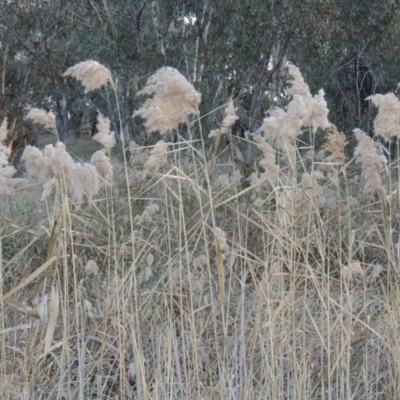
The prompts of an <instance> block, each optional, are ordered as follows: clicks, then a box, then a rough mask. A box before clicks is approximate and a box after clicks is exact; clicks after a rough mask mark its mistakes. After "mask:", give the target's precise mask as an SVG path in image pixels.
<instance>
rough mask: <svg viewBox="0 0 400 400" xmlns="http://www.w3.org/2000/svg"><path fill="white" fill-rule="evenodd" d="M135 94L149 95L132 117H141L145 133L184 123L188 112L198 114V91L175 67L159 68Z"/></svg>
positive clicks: (171, 129)
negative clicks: (143, 121)
mask: <svg viewBox="0 0 400 400" xmlns="http://www.w3.org/2000/svg"><path fill="white" fill-rule="evenodd" d="M138 94H139V95H145V96H148V97H149V98H148V99H147V101H146V102H145V103H144V104H143V106H142V107H141V108H139V109H138V110H137V111H135V112H134V113H133V117H135V116H140V117H142V118H143V119H144V120H145V123H144V125H145V127H146V129H147V131H148V132H149V133H151V132H156V131H159V132H160V133H161V134H164V133H167V132H172V131H173V130H174V129H176V128H178V126H179V124H188V123H189V116H190V115H191V114H195V115H198V113H199V104H200V101H201V94H200V93H199V92H197V91H196V90H195V88H194V87H193V85H192V84H191V83H189V82H188V81H187V79H186V78H185V77H184V76H183V75H182V74H181V73H180V72H179V71H178V70H176V69H175V68H170V67H163V68H160V69H159V70H158V71H156V72H155V73H154V74H153V75H152V76H151V77H150V78H149V79H148V81H147V83H146V86H145V87H144V88H143V89H142V90H141V91H140V92H139V93H138Z"/></svg>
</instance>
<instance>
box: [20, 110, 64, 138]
mask: <svg viewBox="0 0 400 400" xmlns="http://www.w3.org/2000/svg"><path fill="white" fill-rule="evenodd" d="M25 118H26V119H30V120H32V121H33V123H35V124H40V125H43V126H44V127H45V128H46V129H48V130H50V131H54V132H56V131H57V128H56V116H55V115H54V114H53V113H52V112H51V111H48V112H47V111H45V110H42V109H41V108H31V109H30V110H29V112H28V114H27V115H26V117H25Z"/></svg>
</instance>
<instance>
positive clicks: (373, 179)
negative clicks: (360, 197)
mask: <svg viewBox="0 0 400 400" xmlns="http://www.w3.org/2000/svg"><path fill="white" fill-rule="evenodd" d="M353 132H354V135H355V137H356V139H357V141H358V144H357V146H356V148H355V150H354V156H355V157H356V162H357V163H360V164H361V178H362V179H363V181H364V194H375V193H378V192H380V191H382V190H383V185H382V177H381V171H382V170H383V168H384V166H385V165H386V163H387V160H386V157H385V156H384V155H379V154H378V152H377V148H376V144H375V142H374V141H373V140H372V139H371V138H370V137H369V136H368V135H367V134H366V133H365V132H363V131H361V130H360V129H354V130H353Z"/></svg>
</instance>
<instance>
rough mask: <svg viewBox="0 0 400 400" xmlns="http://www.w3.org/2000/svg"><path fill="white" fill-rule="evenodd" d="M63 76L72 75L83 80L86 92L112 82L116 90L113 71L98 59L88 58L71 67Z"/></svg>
mask: <svg viewBox="0 0 400 400" xmlns="http://www.w3.org/2000/svg"><path fill="white" fill-rule="evenodd" d="M63 76H72V77H73V78H75V79H78V80H79V81H81V83H82V85H83V86H84V87H85V93H89V92H91V91H92V90H96V89H100V88H101V87H102V86H104V85H107V83H109V84H110V86H111V88H112V89H113V90H116V86H115V83H114V80H113V78H112V76H111V72H110V71H109V70H108V69H107V68H106V67H105V66H104V65H102V64H100V63H98V62H97V61H93V60H87V61H82V62H80V63H78V64H75V65H74V66H73V67H69V68H68V69H67V70H66V71H65V72H64V74H63Z"/></svg>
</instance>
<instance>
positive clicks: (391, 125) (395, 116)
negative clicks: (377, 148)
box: [366, 93, 400, 142]
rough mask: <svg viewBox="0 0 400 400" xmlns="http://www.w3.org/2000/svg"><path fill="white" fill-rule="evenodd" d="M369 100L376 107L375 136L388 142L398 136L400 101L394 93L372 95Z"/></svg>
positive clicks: (399, 132) (399, 131)
mask: <svg viewBox="0 0 400 400" xmlns="http://www.w3.org/2000/svg"><path fill="white" fill-rule="evenodd" d="M366 100H371V101H372V103H373V104H374V105H375V106H376V107H378V115H377V116H376V118H375V120H374V131H375V135H377V136H380V137H382V138H383V139H385V140H386V142H389V141H390V139H391V138H392V137H399V136H400V101H399V99H398V98H397V97H396V96H395V94H394V93H388V94H374V95H373V96H369V97H367V98H366Z"/></svg>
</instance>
